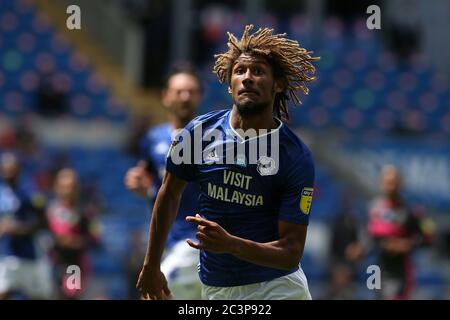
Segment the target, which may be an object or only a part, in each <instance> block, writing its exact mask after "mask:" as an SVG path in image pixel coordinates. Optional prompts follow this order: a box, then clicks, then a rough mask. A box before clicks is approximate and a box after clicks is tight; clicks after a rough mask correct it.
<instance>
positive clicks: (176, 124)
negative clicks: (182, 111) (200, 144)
mask: <svg viewBox="0 0 450 320" xmlns="http://www.w3.org/2000/svg"><path fill="white" fill-rule="evenodd" d="M189 121H190V120H185V119H181V118H179V117H176V116H175V115H172V114H171V115H169V122H170V124H171V125H172V128H173V129H175V130H176V129H182V128H184V127H185V126H186V125H187V124H188V123H189Z"/></svg>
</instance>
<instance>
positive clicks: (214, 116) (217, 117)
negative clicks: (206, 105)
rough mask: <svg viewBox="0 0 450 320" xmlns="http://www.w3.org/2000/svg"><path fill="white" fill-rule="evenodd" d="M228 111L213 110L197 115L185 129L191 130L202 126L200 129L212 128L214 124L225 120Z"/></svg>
mask: <svg viewBox="0 0 450 320" xmlns="http://www.w3.org/2000/svg"><path fill="white" fill-rule="evenodd" d="M229 112H230V110H228V109H224V110H214V111H210V112H208V113H205V114H202V115H199V116H197V117H195V118H194V119H193V120H192V121H191V122H190V123H189V124H188V125H187V127H186V128H187V129H188V130H191V129H192V128H194V127H195V126H198V125H200V124H201V125H202V127H203V128H204V129H205V128H207V127H212V126H214V125H215V124H217V123H219V122H222V121H223V120H224V119H226V117H227V115H228V113H229Z"/></svg>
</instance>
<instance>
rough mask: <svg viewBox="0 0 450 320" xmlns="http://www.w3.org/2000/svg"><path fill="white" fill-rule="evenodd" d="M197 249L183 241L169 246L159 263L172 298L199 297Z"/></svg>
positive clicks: (196, 298) (188, 298) (187, 298)
mask: <svg viewBox="0 0 450 320" xmlns="http://www.w3.org/2000/svg"><path fill="white" fill-rule="evenodd" d="M198 261H199V251H198V250H197V249H194V248H192V247H190V246H189V245H188V244H187V243H186V242H185V241H180V242H177V243H176V244H175V245H174V246H173V247H172V248H170V249H169V250H168V251H167V252H166V254H165V256H164V259H163V261H162V263H161V272H162V273H164V275H165V276H166V279H167V282H168V285H169V289H170V290H171V292H172V295H173V296H174V299H182V300H199V299H201V282H200V279H199V277H198Z"/></svg>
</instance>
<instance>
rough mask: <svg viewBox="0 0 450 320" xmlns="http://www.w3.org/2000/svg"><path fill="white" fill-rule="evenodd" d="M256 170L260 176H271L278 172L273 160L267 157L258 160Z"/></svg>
mask: <svg viewBox="0 0 450 320" xmlns="http://www.w3.org/2000/svg"><path fill="white" fill-rule="evenodd" d="M256 169H257V170H258V172H259V174H260V175H262V176H272V175H274V174H275V173H277V172H278V168H277V165H276V163H275V160H274V159H272V158H270V157H267V156H261V157H260V158H259V159H258V162H257V164H256Z"/></svg>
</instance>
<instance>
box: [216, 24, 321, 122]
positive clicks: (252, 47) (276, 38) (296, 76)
mask: <svg viewBox="0 0 450 320" xmlns="http://www.w3.org/2000/svg"><path fill="white" fill-rule="evenodd" d="M252 30H253V25H247V26H245V31H244V34H243V35H242V38H241V40H238V39H237V38H236V37H235V36H234V35H233V34H231V33H230V32H227V34H228V51H227V52H225V53H222V54H216V55H215V56H214V57H215V58H216V63H215V65H214V69H213V71H214V73H216V74H217V76H218V77H219V80H220V83H224V82H225V81H227V82H228V83H230V79H231V70H232V67H233V63H234V61H235V60H236V59H237V58H238V57H239V56H240V55H241V54H242V53H247V54H254V55H261V56H264V57H266V58H267V59H268V61H269V62H270V63H271V64H272V67H273V70H274V75H275V78H277V79H281V80H282V83H283V86H284V88H285V90H284V91H283V92H281V93H279V94H277V95H276V96H275V103H274V112H275V114H276V116H278V117H280V118H284V119H286V120H287V119H289V113H288V108H287V101H288V100H289V99H290V98H291V99H292V100H293V101H294V103H296V104H301V101H300V100H299V98H298V97H297V95H296V93H295V91H297V90H302V91H303V93H304V94H308V92H309V89H308V88H307V87H306V83H307V82H310V81H314V80H315V79H316V77H314V73H315V72H316V68H315V67H314V66H313V65H312V64H311V62H310V61H314V60H319V59H320V58H318V57H311V56H310V54H311V53H312V51H306V49H304V48H301V47H300V46H299V44H298V42H297V41H295V40H290V39H287V38H286V37H285V36H286V34H285V33H283V34H273V29H269V28H264V29H261V28H259V29H258V31H256V32H255V33H253V34H252V35H250V31H252Z"/></svg>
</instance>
